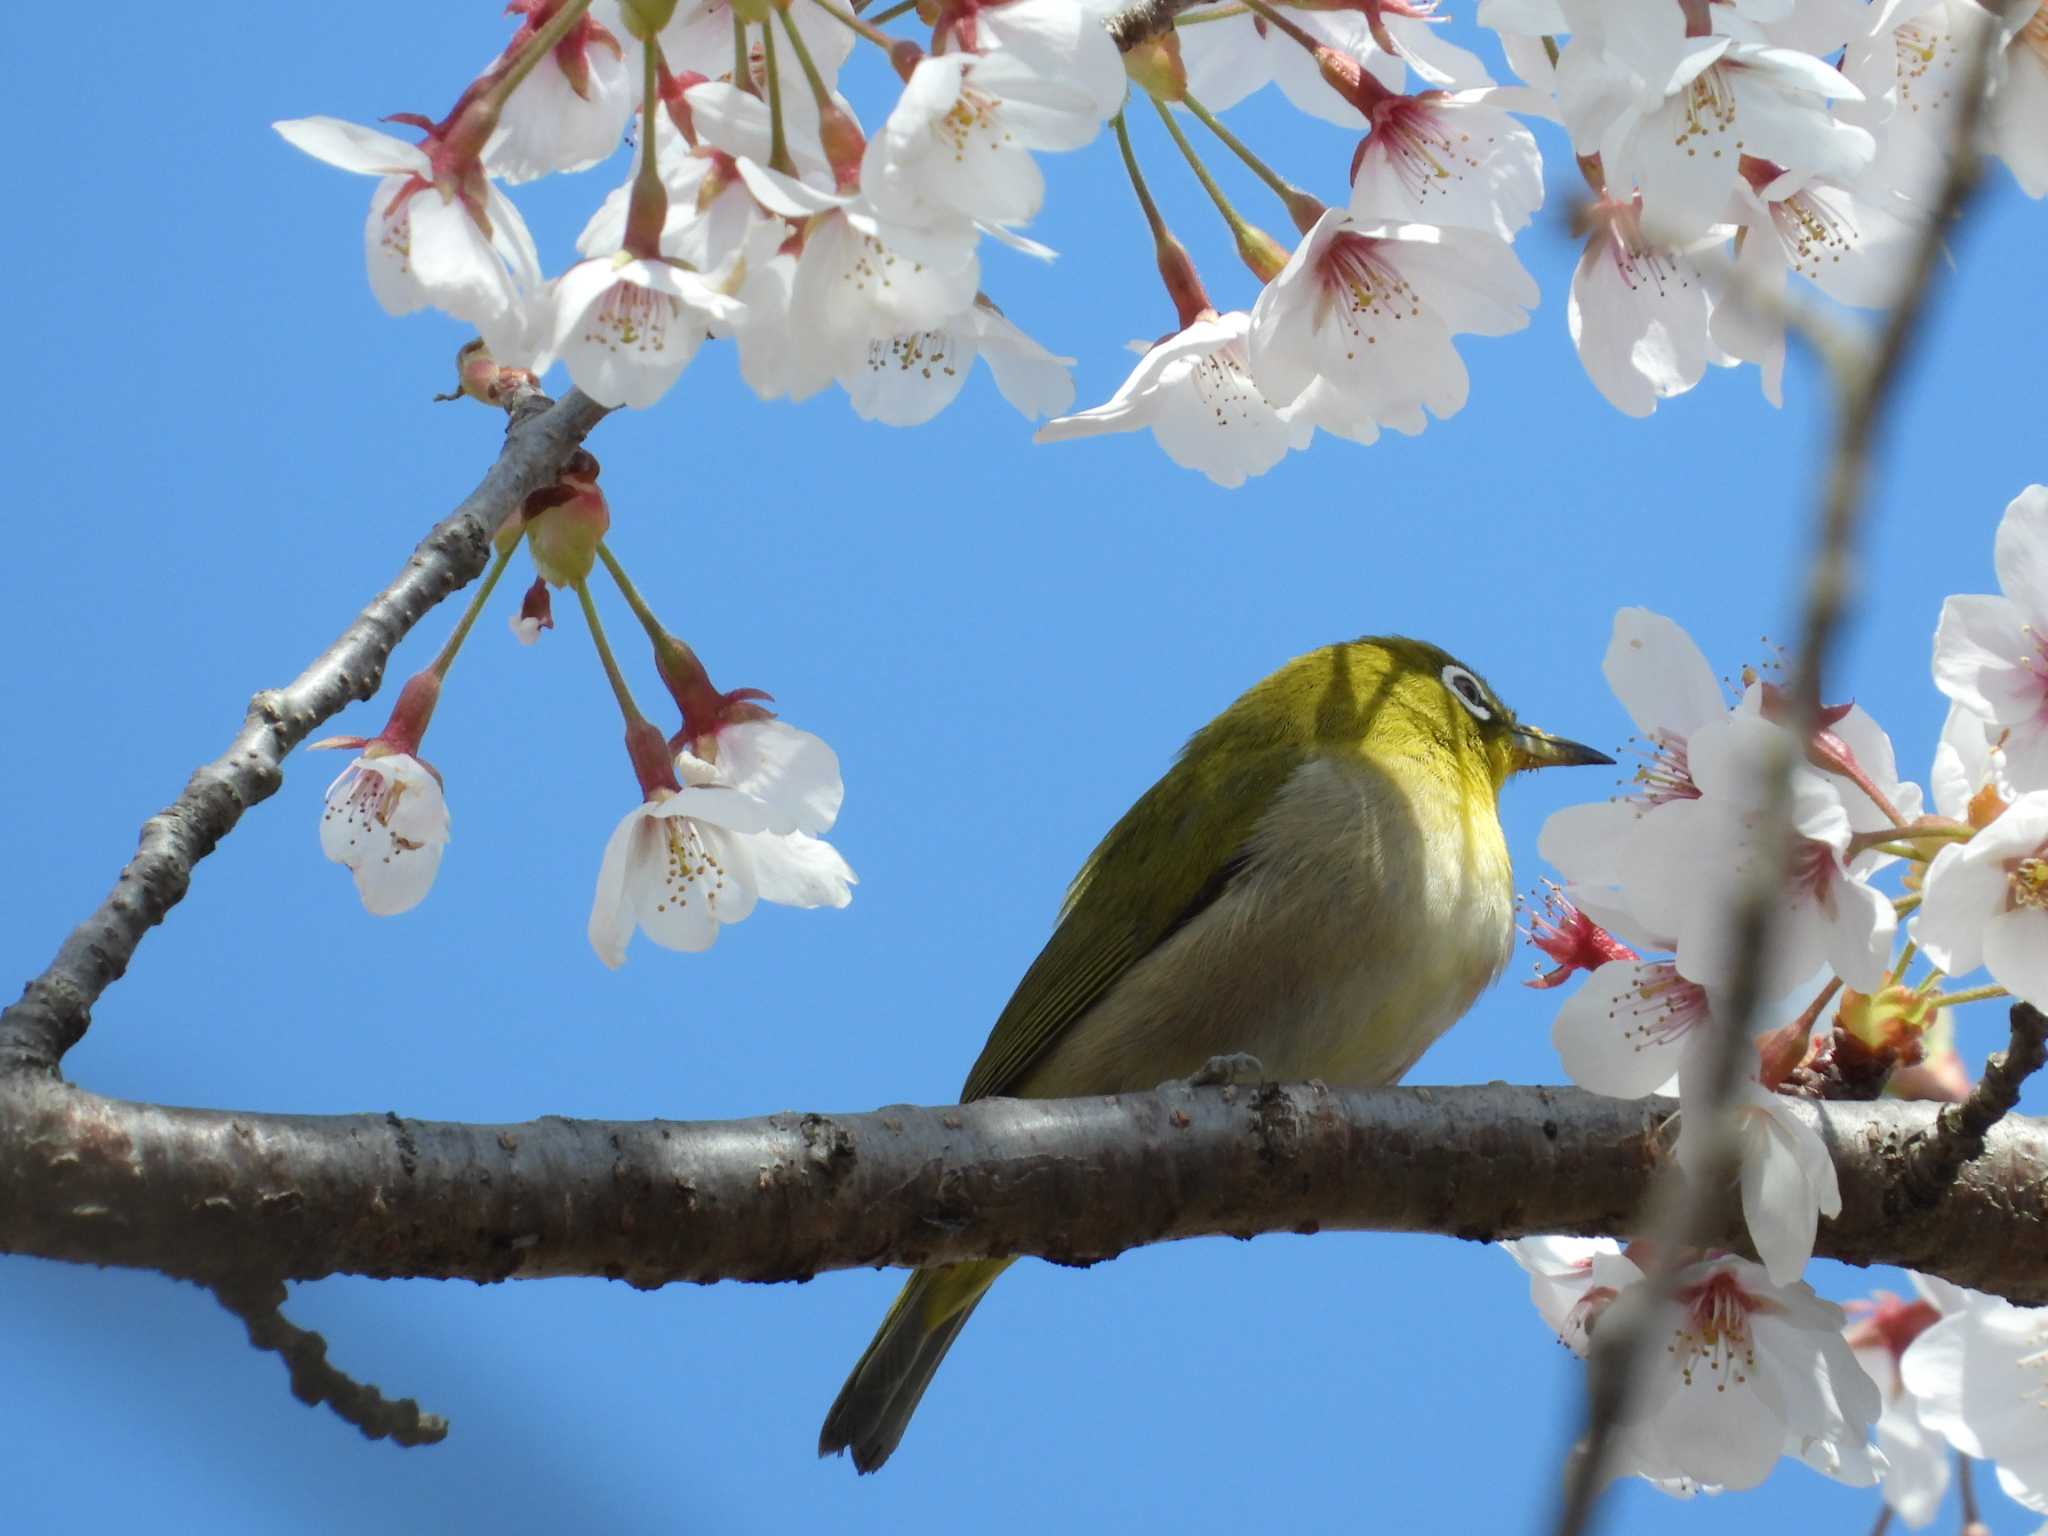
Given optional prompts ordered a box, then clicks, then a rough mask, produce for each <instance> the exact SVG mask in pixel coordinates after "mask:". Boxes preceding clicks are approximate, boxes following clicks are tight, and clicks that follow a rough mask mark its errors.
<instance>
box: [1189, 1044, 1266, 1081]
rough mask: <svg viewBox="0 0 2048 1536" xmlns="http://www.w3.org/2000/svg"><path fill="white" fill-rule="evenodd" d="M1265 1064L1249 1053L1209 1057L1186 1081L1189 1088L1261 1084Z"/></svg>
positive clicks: (1230, 1053) (1264, 1074) (1263, 1079)
mask: <svg viewBox="0 0 2048 1536" xmlns="http://www.w3.org/2000/svg"><path fill="white" fill-rule="evenodd" d="M1265 1080H1266V1064H1265V1063H1264V1062H1262V1061H1260V1060H1259V1058H1258V1057H1256V1056H1254V1055H1252V1053H1251V1052H1250V1051H1231V1052H1229V1053H1228V1054H1226V1055H1222V1056H1211V1057H1210V1058H1209V1059H1208V1060H1207V1061H1205V1062H1203V1063H1202V1064H1201V1066H1199V1067H1197V1068H1196V1069H1195V1072H1194V1075H1193V1076H1192V1077H1190V1078H1188V1079H1186V1086H1187V1087H1189V1088H1238V1087H1246V1086H1252V1085H1256V1084H1259V1083H1263V1082H1264V1081H1265Z"/></svg>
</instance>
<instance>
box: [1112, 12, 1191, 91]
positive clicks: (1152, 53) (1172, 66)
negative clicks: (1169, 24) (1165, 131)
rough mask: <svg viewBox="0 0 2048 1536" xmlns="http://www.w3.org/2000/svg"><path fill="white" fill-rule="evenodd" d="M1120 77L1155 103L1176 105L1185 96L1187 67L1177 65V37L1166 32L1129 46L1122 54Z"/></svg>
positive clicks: (1178, 55) (1178, 35) (1178, 63)
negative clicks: (1122, 69) (1128, 81)
mask: <svg viewBox="0 0 2048 1536" xmlns="http://www.w3.org/2000/svg"><path fill="white" fill-rule="evenodd" d="M1124 73H1125V74H1127V75H1129V76H1130V77H1131V83H1132V84H1134V85H1136V86H1137V87H1138V89H1139V90H1141V91H1143V92H1145V93H1146V94H1147V95H1148V96H1150V97H1152V99H1153V100H1155V101H1179V100H1180V99H1181V98H1182V97H1183V96H1185V95H1187V93H1188V67H1187V65H1185V64H1183V63H1182V62H1181V57H1180V33H1179V32H1177V31H1174V30H1172V29H1171V28H1169V29H1168V30H1167V31H1164V32H1160V33H1157V34H1155V35H1154V36H1151V37H1148V38H1146V39H1145V40H1144V41H1142V42H1139V43H1136V44H1133V45H1132V46H1131V48H1130V49H1129V50H1128V51H1126V52H1125V54H1124Z"/></svg>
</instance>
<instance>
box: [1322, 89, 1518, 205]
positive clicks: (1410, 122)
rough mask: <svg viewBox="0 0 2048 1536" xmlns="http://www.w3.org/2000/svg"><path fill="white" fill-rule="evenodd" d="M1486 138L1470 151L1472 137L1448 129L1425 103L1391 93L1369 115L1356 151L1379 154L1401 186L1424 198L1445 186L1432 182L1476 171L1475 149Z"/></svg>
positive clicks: (1479, 149) (1477, 153)
mask: <svg viewBox="0 0 2048 1536" xmlns="http://www.w3.org/2000/svg"><path fill="white" fill-rule="evenodd" d="M1492 142H1493V140H1492V137H1491V136H1490V135H1489V136H1488V138H1487V139H1486V141H1485V143H1483V144H1481V145H1479V146H1478V147H1477V148H1476V149H1475V148H1474V147H1472V135H1471V134H1469V133H1464V132H1462V131H1461V132H1457V133H1453V132H1452V131H1451V129H1450V127H1449V125H1448V124H1447V123H1446V121H1445V119H1444V116H1443V115H1442V114H1441V113H1439V112H1436V111H1434V110H1432V109H1431V106H1430V104H1429V102H1428V101H1426V100H1415V99H1411V98H1409V97H1396V98H1394V99H1393V100H1392V101H1389V102H1388V103H1387V104H1386V105H1385V106H1384V107H1382V108H1380V109H1378V110H1377V111H1375V113H1374V114H1373V128H1372V134H1371V136H1370V137H1368V138H1367V139H1366V140H1365V142H1364V143H1363V144H1361V145H1360V146H1359V155H1360V157H1361V158H1363V157H1365V156H1368V155H1373V154H1378V155H1380V156H1382V157H1383V158H1384V159H1385V161H1386V163H1387V168H1388V169H1389V170H1391V171H1392V172H1393V173H1394V175H1395V177H1396V178H1397V179H1398V180H1399V181H1400V183H1401V186H1402V187H1403V189H1404V190H1406V191H1407V192H1408V193H1409V195H1411V196H1412V197H1414V198H1415V200H1416V201H1417V202H1424V201H1426V200H1427V199H1428V197H1429V196H1430V194H1431V193H1432V192H1439V191H1447V190H1448V188H1443V187H1439V186H1438V185H1437V183H1439V182H1457V181H1462V180H1463V179H1464V178H1465V176H1466V174H1467V173H1468V172H1471V171H1476V170H1478V169H1479V164H1480V153H1481V152H1482V151H1483V150H1485V149H1486V148H1487V147H1488V146H1490V145H1491V144H1492ZM1353 179H1354V180H1356V179H1357V178H1356V174H1355V172H1354V175H1353Z"/></svg>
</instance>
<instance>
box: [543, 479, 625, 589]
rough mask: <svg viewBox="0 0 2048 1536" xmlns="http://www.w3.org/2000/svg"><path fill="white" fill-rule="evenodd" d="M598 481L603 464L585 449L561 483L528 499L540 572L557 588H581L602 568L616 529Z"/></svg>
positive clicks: (558, 481) (560, 480) (548, 487)
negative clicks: (600, 549)
mask: <svg viewBox="0 0 2048 1536" xmlns="http://www.w3.org/2000/svg"><path fill="white" fill-rule="evenodd" d="M597 476H598V463H597V460H596V459H595V458H593V457H591V455H590V454H588V453H586V452H584V451H583V450H582V449H581V448H579V449H577V450H576V452H574V453H573V454H571V455H570V456H569V462H568V463H567V464H565V465H563V466H562V475H561V478H560V479H559V480H557V481H556V482H555V483H554V484H553V485H550V486H546V487H543V488H542V489H540V490H538V491H535V492H534V493H533V494H532V495H531V496H529V497H527V498H526V504H525V505H524V506H523V507H522V508H521V509H520V510H521V512H523V513H524V515H525V518H526V529H527V542H528V545H529V547H530V548H531V549H532V551H533V566H534V569H535V570H537V571H539V572H540V574H541V575H542V576H543V577H544V578H545V579H546V580H547V581H548V582H549V583H550V584H551V585H553V586H557V587H573V586H577V585H579V584H581V583H582V582H583V581H585V580H587V579H588V578H589V576H590V568H591V567H592V566H593V565H595V564H596V563H597V546H598V544H599V543H600V542H602V540H603V539H604V536H605V534H606V532H607V531H609V529H610V528H611V525H612V516H611V509H610V508H609V507H608V506H607V505H606V504H605V499H604V492H603V491H601V490H599V489H598V487H597Z"/></svg>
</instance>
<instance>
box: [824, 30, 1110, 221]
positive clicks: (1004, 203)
mask: <svg viewBox="0 0 2048 1536" xmlns="http://www.w3.org/2000/svg"><path fill="white" fill-rule="evenodd" d="M1104 115H1105V114H1104V113H1103V112H1102V111H1101V110H1100V106H1099V103H1098V102H1097V101H1096V99H1095V98H1094V97H1093V96H1092V95H1091V94H1090V93H1089V91H1088V90H1087V89H1086V88H1085V87H1084V86H1082V85H1080V84H1077V83H1073V82H1070V81H1068V80H1066V79H1065V78H1063V77H1062V76H1059V75H1045V74H1041V73H1039V71H1038V70H1037V69H1035V68H1034V67H1033V66H1032V65H1031V64H1029V63H1027V62H1026V61H1025V60H1024V58H1023V56H1022V55H1020V54H1018V53H1016V52H1014V51H1011V50H1008V49H1005V50H1001V51H998V52H996V53H991V54H960V53H947V54H934V55H928V56H927V57H925V58H924V59H921V60H920V61H919V62H918V65H917V67H916V69H915V70H913V71H912V73H911V76H910V78H909V79H908V80H906V81H905V82H904V84H903V93H902V95H901V96H899V97H898V98H897V101H896V105H895V107H894V108H893V109H892V110H891V111H890V113H889V116H888V118H887V120H886V121H885V122H884V123H883V124H882V126H881V128H880V129H879V130H878V131H877V132H876V133H875V135H874V137H872V138H871V139H869V140H868V145H867V151H866V153H865V155H864V156H863V157H862V160H861V168H860V184H861V188H862V190H863V191H864V192H865V193H866V194H867V196H868V198H869V200H870V201H871V202H872V203H873V205H874V207H875V209H876V211H877V212H878V213H880V214H881V215H882V216H883V217H885V218H891V219H896V220H900V221H902V222H904V223H908V224H926V223H930V222H932V220H933V216H934V214H935V212H938V211H944V212H949V213H952V214H956V215H960V216H964V217H966V218H969V219H975V220H979V221H981V222H983V223H985V224H993V225H1011V224H1023V223H1028V222H1029V221H1030V220H1031V219H1032V218H1033V217H1035V216H1036V215H1037V213H1038V209H1039V205H1040V204H1041V203H1042V202H1043V201H1044V200H1045V179H1044V177H1043V175H1042V174H1041V173H1040V171H1039V169H1038V165H1037V162H1035V161H1034V160H1033V159H1032V158H1031V153H1030V152H1031V151H1032V150H1034V149H1046V150H1062V149H1079V148H1080V147H1081V146H1082V145H1084V144H1086V143H1087V142H1088V141H1089V140H1090V139H1092V138H1094V137H1095V135H1096V133H1097V132H1098V131H1099V130H1100V129H1101V127H1102V123H1103V118H1104Z"/></svg>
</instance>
